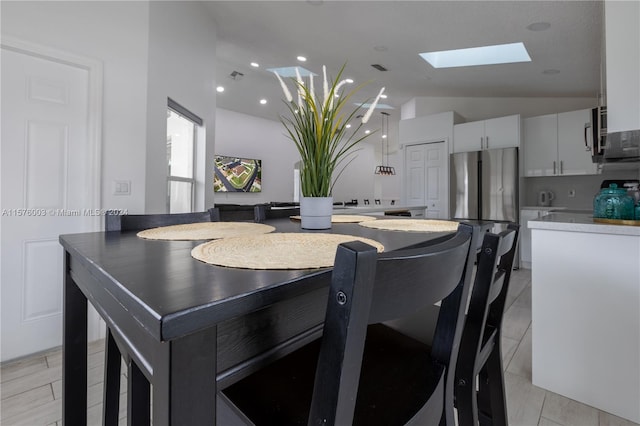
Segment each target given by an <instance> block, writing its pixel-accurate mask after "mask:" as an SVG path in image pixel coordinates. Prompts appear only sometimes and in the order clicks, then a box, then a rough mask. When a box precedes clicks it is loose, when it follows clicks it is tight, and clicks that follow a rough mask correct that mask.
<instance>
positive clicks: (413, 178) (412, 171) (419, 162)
mask: <svg viewBox="0 0 640 426" xmlns="http://www.w3.org/2000/svg"><path fill="white" fill-rule="evenodd" d="M405 155H406V159H407V160H406V170H407V177H408V179H407V180H408V182H407V183H408V185H407V204H408V205H410V206H423V205H425V204H424V196H425V188H424V185H425V170H424V149H423V148H422V146H421V145H411V146H408V147H407V148H406V154H405Z"/></svg>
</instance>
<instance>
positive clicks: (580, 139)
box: [523, 109, 598, 176]
mask: <svg viewBox="0 0 640 426" xmlns="http://www.w3.org/2000/svg"><path fill="white" fill-rule="evenodd" d="M523 122H524V123H523V133H524V169H525V170H524V175H525V176H559V175H585V174H597V173H598V168H597V165H596V164H594V163H593V162H592V160H591V151H590V150H589V148H588V146H587V145H586V144H585V125H588V124H589V123H590V122H591V109H583V110H578V111H570V112H563V113H560V114H548V115H542V116H539V117H531V118H526V119H524V120H523Z"/></svg>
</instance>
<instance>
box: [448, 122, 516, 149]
mask: <svg viewBox="0 0 640 426" xmlns="http://www.w3.org/2000/svg"><path fill="white" fill-rule="evenodd" d="M519 146H520V115H509V116H507V117H499V118H492V119H489V120H483V121H473V122H470V123H462V124H456V125H455V126H453V152H468V151H481V150H485V149H494V148H512V147H519Z"/></svg>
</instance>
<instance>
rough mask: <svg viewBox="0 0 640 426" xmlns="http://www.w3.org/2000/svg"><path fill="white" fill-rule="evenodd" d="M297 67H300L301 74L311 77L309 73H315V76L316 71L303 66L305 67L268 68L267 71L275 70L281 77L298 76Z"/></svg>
mask: <svg viewBox="0 0 640 426" xmlns="http://www.w3.org/2000/svg"><path fill="white" fill-rule="evenodd" d="M296 68H298V71H300V76H301V77H309V75H311V74H313V75H314V76H315V75H316V74H315V73H312V72H311V71H309V70H308V69H306V68H303V67H280V68H267V71H271V72H274V73H276V74H278V75H279V76H280V77H295V76H296Z"/></svg>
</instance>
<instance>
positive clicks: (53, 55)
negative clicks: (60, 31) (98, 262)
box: [0, 34, 104, 341]
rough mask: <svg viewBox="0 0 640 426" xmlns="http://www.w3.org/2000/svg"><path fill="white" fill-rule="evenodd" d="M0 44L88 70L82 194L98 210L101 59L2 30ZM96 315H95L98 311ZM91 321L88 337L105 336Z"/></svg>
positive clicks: (97, 223)
mask: <svg viewBox="0 0 640 426" xmlns="http://www.w3.org/2000/svg"><path fill="white" fill-rule="evenodd" d="M0 48H2V49H7V50H11V51H14V52H17V53H21V54H24V55H28V56H32V57H36V58H42V59H46V60H49V61H52V62H58V63H61V64H64V65H68V66H72V67H76V68H80V69H83V70H86V71H87V74H88V87H87V91H88V99H87V149H88V155H87V159H88V161H89V163H88V167H87V171H86V176H85V179H86V181H87V182H89V185H88V186H89V189H88V190H89V191H90V192H89V193H88V194H85V195H86V200H87V202H88V203H89V205H87V206H86V208H88V209H91V210H94V211H97V210H98V209H100V206H101V203H102V192H101V187H102V168H101V164H102V103H103V63H102V61H100V60H97V59H93V58H90V57H86V56H81V55H77V54H75V53H71V52H66V51H63V50H59V49H57V48H53V47H49V46H45V45H41V44H38V43H33V42H30V41H26V40H22V39H19V38H16V37H12V36H7V35H4V34H3V35H2V39H1V40H0ZM102 221H103V218H102V216H100V215H95V216H92V217H91V218H90V221H89V223H90V226H91V228H92V230H93V231H99V230H101V229H102V226H103V223H102ZM0 250H1V249H0ZM1 255H2V254H1V253H0V256H1ZM90 316H91V315H90ZM95 316H97V313H96V314H95ZM97 318H99V316H97ZM91 323H92V324H93V326H92V327H90V328H89V330H88V338H89V341H91V340H95V339H98V338H100V337H102V336H104V327H103V326H102V325H101V324H100V323H101V321H99V320H98V321H91Z"/></svg>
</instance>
